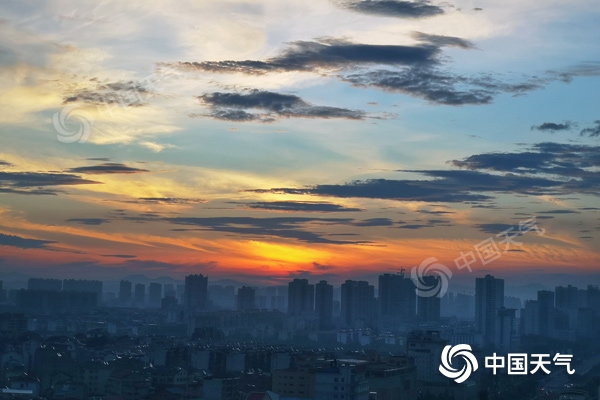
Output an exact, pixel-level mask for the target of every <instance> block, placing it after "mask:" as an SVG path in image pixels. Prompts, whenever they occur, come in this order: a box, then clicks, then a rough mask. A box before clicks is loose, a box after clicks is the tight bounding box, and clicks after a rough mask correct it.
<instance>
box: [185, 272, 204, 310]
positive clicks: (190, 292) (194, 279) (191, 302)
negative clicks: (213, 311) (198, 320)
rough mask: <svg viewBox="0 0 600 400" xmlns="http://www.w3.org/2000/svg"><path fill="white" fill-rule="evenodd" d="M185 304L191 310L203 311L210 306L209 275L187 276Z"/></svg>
mask: <svg viewBox="0 0 600 400" xmlns="http://www.w3.org/2000/svg"><path fill="white" fill-rule="evenodd" d="M184 300H185V302H184V305H185V308H186V309H188V310H190V311H203V310H206V309H207V307H208V277H207V276H203V275H202V274H198V275H188V276H186V277H185V292H184Z"/></svg>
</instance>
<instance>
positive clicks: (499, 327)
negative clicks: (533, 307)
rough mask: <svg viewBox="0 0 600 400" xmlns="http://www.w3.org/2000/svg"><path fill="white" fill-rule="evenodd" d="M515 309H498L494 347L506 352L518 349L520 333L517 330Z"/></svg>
mask: <svg viewBox="0 0 600 400" xmlns="http://www.w3.org/2000/svg"><path fill="white" fill-rule="evenodd" d="M515 311H516V310H514V309H512V308H504V307H502V308H499V309H498V314H497V316H496V327H495V328H496V332H495V335H494V349H497V350H499V351H505V352H508V351H511V350H516V349H517V344H518V342H517V340H518V334H517V331H516V323H515V322H516V319H515Z"/></svg>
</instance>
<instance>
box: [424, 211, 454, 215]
mask: <svg viewBox="0 0 600 400" xmlns="http://www.w3.org/2000/svg"><path fill="white" fill-rule="evenodd" d="M417 212H418V213H421V214H432V215H448V214H454V212H453V211H432V210H417Z"/></svg>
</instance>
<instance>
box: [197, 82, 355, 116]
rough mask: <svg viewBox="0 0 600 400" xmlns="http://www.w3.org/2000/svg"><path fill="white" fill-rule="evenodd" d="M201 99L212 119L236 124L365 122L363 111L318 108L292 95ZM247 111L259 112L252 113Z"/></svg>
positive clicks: (208, 96)
mask: <svg viewBox="0 0 600 400" xmlns="http://www.w3.org/2000/svg"><path fill="white" fill-rule="evenodd" d="M198 99H199V100H200V101H201V102H202V103H203V104H204V105H206V106H208V107H210V108H211V112H210V113H209V114H208V115H209V116H211V117H213V118H215V119H221V120H226V121H234V122H247V121H260V122H272V121H274V120H275V119H276V118H278V117H281V118H291V117H296V118H324V119H327V118H346V119H364V118H365V113H364V111H360V110H349V109H346V108H339V107H327V106H317V105H313V104H310V103H307V102H306V101H304V100H302V99H301V98H300V97H298V96H295V95H291V94H282V93H275V92H269V91H262V90H256V89H255V90H249V91H245V92H234V93H222V92H215V93H208V94H204V95H202V96H199V97H198ZM248 110H257V112H256V113H250V112H248Z"/></svg>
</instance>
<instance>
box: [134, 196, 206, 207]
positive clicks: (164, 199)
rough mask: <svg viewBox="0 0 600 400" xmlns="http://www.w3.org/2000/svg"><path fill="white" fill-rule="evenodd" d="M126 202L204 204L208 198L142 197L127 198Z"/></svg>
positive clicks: (168, 204) (163, 204)
mask: <svg viewBox="0 0 600 400" xmlns="http://www.w3.org/2000/svg"><path fill="white" fill-rule="evenodd" d="M125 202H126V203H135V204H156V205H161V206H171V205H194V204H203V203H206V200H204V199H194V198H184V197H140V198H138V199H135V200H125Z"/></svg>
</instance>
